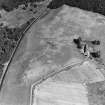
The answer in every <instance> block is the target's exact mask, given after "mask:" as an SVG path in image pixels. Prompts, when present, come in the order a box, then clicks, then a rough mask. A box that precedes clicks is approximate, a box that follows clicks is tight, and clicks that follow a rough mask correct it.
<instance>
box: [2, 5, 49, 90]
mask: <svg viewBox="0 0 105 105" xmlns="http://www.w3.org/2000/svg"><path fill="white" fill-rule="evenodd" d="M48 12H49V10H48V9H47V8H46V7H45V8H41V9H40V10H39V11H38V13H36V16H35V17H33V18H32V20H31V22H30V23H29V25H28V26H27V27H26V28H25V29H24V30H23V32H21V33H20V34H21V37H20V39H19V41H18V42H17V45H16V47H15V49H14V51H13V53H12V54H11V57H10V59H9V61H8V64H7V65H6V68H5V69H4V71H3V74H2V76H1V78H0V91H1V89H2V85H3V81H4V79H5V76H6V73H7V71H8V69H9V66H10V65H11V63H12V60H13V57H14V56H15V53H16V51H17V50H18V47H19V45H20V42H21V41H22V39H23V38H24V36H25V33H26V32H27V31H28V30H29V29H30V28H31V26H32V25H33V24H34V23H36V22H37V21H38V20H39V19H40V18H42V17H43V16H44V15H46V13H48Z"/></svg>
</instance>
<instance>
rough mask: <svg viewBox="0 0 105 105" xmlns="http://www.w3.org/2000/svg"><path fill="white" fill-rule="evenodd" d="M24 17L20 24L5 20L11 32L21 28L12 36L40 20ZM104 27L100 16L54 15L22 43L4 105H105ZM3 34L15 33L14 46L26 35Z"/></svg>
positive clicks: (65, 11) (0, 97)
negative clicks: (29, 22) (30, 23)
mask: <svg viewBox="0 0 105 105" xmlns="http://www.w3.org/2000/svg"><path fill="white" fill-rule="evenodd" d="M20 8H21V7H20ZM14 11H15V12H16V10H14ZM17 11H18V10H17ZM27 11H28V9H27ZM17 13H19V14H20V10H19V11H18V12H17ZM22 13H23V12H22ZM22 13H21V16H23V17H22V18H23V20H24V21H23V20H21V19H20V17H21V16H20V17H19V19H20V20H21V22H18V21H16V20H18V19H17V18H13V17H10V18H5V20H6V19H7V21H8V24H6V25H8V27H9V28H10V29H14V27H16V29H15V30H12V31H13V36H14V33H15V32H14V31H16V35H17V33H18V31H19V32H21V30H23V29H24V27H23V26H27V25H26V24H24V23H27V19H29V20H30V17H31V16H33V17H36V15H35V14H34V15H32V13H31V12H26V13H29V14H25V15H22ZM11 14H12V13H11ZM13 14H14V13H13ZM9 15H10V14H9ZM9 15H8V14H7V15H6V17H7V16H9ZM14 15H16V14H14ZM26 16H27V17H26ZM28 16H29V18H28ZM24 18H25V19H26V20H25V19H24ZM12 19H15V22H10V20H11V21H12ZM2 20H3V19H1V21H2ZM9 22H10V23H9ZM4 26H5V24H4ZM17 27H18V28H17ZM20 27H21V28H20ZM22 27H23V29H22ZM104 28H105V18H104V16H101V15H99V14H95V13H92V12H86V11H83V10H80V9H77V8H72V7H68V6H66V5H64V6H62V7H60V8H58V9H54V10H50V12H49V14H47V15H46V16H44V18H41V19H40V21H37V22H36V23H35V24H33V25H32V27H31V28H30V29H29V30H28V31H27V32H26V34H25V36H24V38H23V40H22V41H21V43H20V45H19V48H18V50H17V52H16V54H15V56H14V58H13V60H12V63H11V65H10V67H9V69H8V71H7V74H6V76H5V79H4V82H3V87H2V89H1V92H0V102H1V104H0V105H52V104H53V105H104V103H105V102H104V93H103V91H104V85H105V84H104V81H105V65H104V64H105V50H104V49H105V48H104V47H105V41H104V39H105V36H104V34H105V29H104ZM4 29H6V30H8V31H6V32H8V33H9V32H10V34H6V35H7V36H6V38H5V39H6V41H7V40H10V41H11V40H12V41H13V42H14V43H15V44H14V43H12V45H13V44H14V47H15V46H16V44H17V41H18V40H19V38H20V37H21V36H14V37H12V34H11V33H12V32H11V31H10V30H9V29H8V28H4ZM4 31H5V30H4ZM3 38H4V37H3ZM9 44H10V43H9ZM6 50H8V49H7V48H6ZM11 52H12V51H11ZM11 52H10V55H11ZM8 59H9V57H8V58H7V60H8ZM7 60H6V61H7ZM6 61H1V62H2V63H4V62H6ZM101 93H102V94H101ZM102 98H103V99H102ZM10 100H11V101H10ZM98 100H99V101H98Z"/></svg>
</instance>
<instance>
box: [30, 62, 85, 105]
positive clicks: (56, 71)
mask: <svg viewBox="0 0 105 105" xmlns="http://www.w3.org/2000/svg"><path fill="white" fill-rule="evenodd" d="M84 62H85V61H81V62H79V63H76V64H72V65H67V66H65V67H61V68H59V70H55V71H51V72H50V73H48V74H47V75H45V76H42V77H41V78H39V79H38V80H36V81H35V82H34V83H33V84H32V86H31V92H30V93H31V94H30V105H33V97H34V89H35V87H36V86H37V85H39V84H41V83H42V82H44V81H45V80H47V79H48V78H51V77H53V76H54V75H56V74H59V73H60V72H63V71H69V70H71V68H73V67H76V66H79V65H82V64H83V63H84Z"/></svg>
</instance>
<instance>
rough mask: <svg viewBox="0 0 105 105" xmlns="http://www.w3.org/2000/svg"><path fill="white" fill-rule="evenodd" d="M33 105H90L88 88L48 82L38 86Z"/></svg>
mask: <svg viewBox="0 0 105 105" xmlns="http://www.w3.org/2000/svg"><path fill="white" fill-rule="evenodd" d="M34 94H35V95H34V100H33V103H32V104H31V105H42V104H43V105H51V104H54V105H68V104H69V105H73V104H74V105H89V104H88V99H87V90H86V88H85V87H84V86H83V85H81V84H78V83H70V84H66V83H62V82H47V83H43V84H41V85H40V86H36V88H35V90H34Z"/></svg>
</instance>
